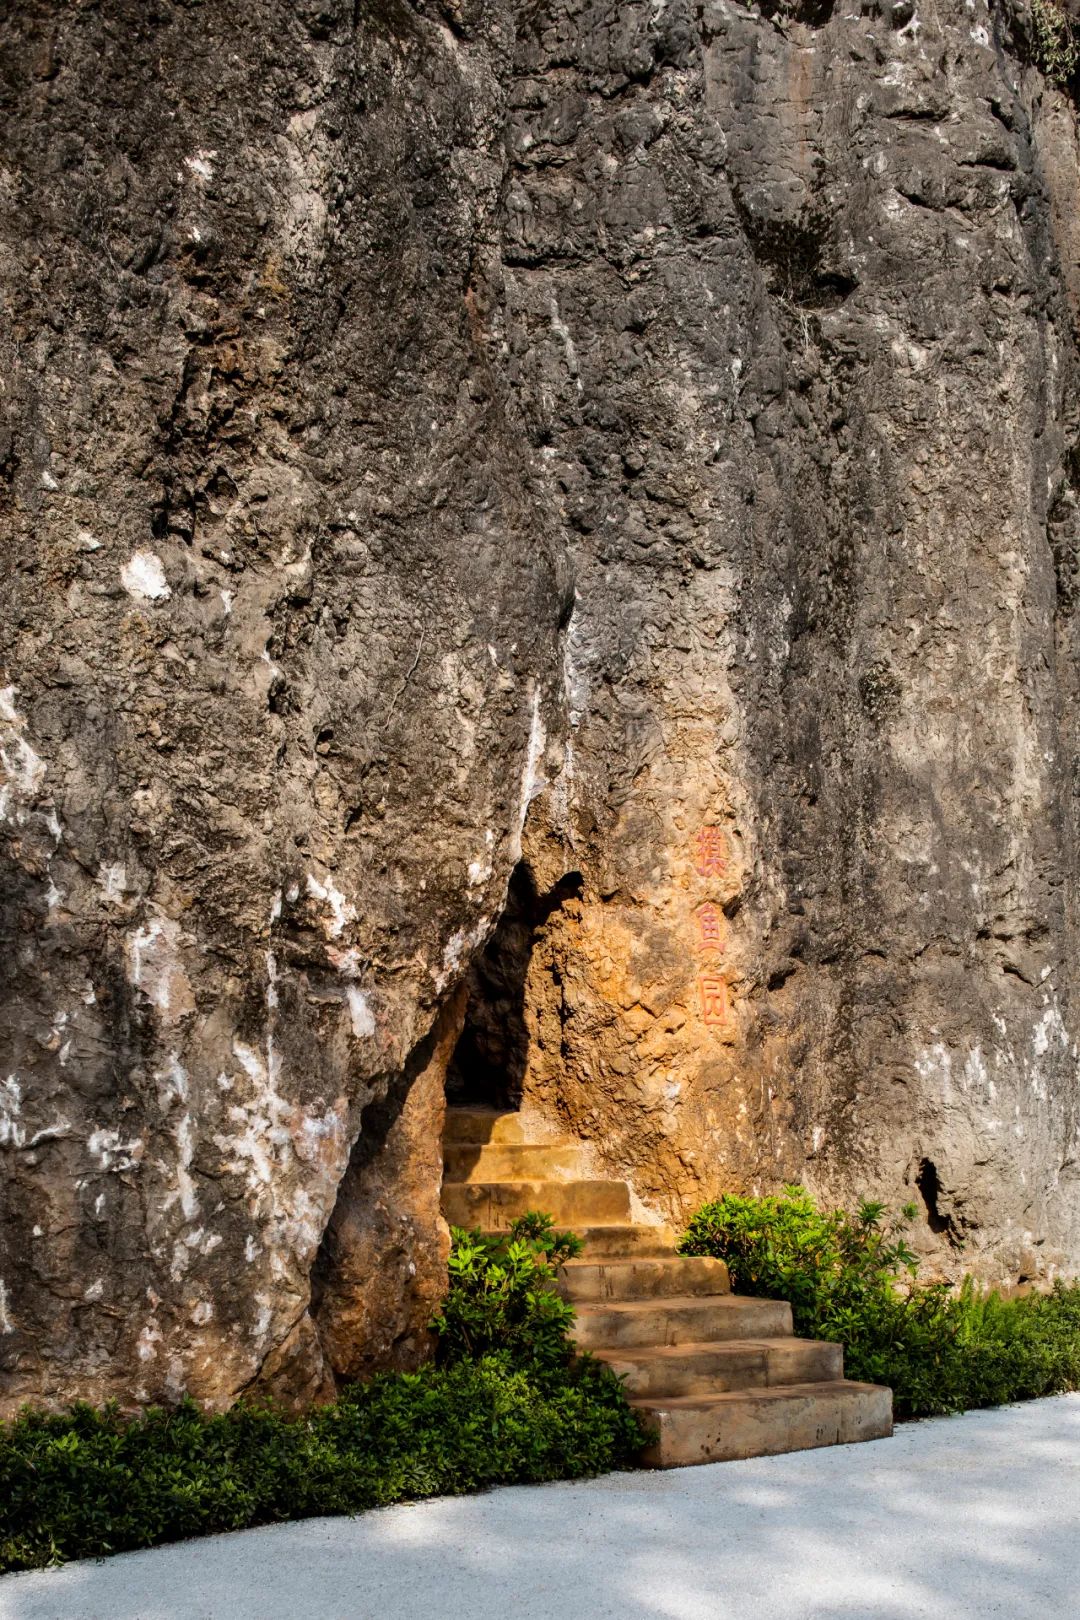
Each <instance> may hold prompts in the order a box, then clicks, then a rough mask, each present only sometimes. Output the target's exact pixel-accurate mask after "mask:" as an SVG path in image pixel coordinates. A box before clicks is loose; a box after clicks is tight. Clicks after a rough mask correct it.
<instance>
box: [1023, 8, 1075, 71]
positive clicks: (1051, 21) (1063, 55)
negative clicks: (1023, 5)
mask: <svg viewBox="0 0 1080 1620" xmlns="http://www.w3.org/2000/svg"><path fill="white" fill-rule="evenodd" d="M1031 51H1032V55H1033V57H1034V59H1035V65H1036V67H1038V68H1040V69H1041V70H1042V72H1043V73H1044V74H1045V75H1046V77H1047V78H1048V79H1052V80H1053V81H1054V83H1055V84H1060V85H1065V86H1068V85H1069V84H1071V83H1072V82H1073V80H1075V79H1076V77H1077V74H1078V72H1080V32H1078V30H1077V26H1076V24H1075V23H1074V22H1073V20H1072V18H1071V17H1070V16H1069V14H1068V12H1067V11H1066V10H1065V8H1064V6H1063V5H1062V4H1061V0H1031Z"/></svg>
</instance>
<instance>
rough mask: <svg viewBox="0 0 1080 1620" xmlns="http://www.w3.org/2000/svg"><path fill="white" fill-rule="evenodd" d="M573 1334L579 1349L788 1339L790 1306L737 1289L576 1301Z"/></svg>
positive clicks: (612, 1348) (782, 1301)
mask: <svg viewBox="0 0 1080 1620" xmlns="http://www.w3.org/2000/svg"><path fill="white" fill-rule="evenodd" d="M573 1335H574V1340H575V1343H576V1344H577V1345H578V1346H579V1348H580V1349H582V1350H621V1349H625V1348H628V1347H630V1348H649V1347H651V1346H654V1345H662V1344H711V1343H714V1342H715V1341H716V1340H721V1339H787V1338H790V1337H791V1306H790V1305H788V1304H787V1302H786V1301H784V1300H780V1299H749V1298H746V1297H745V1296H743V1295H739V1294H716V1295H714V1296H712V1297H707V1298H704V1299H694V1298H688V1297H686V1296H676V1297H674V1298H671V1299H656V1300H648V1299H646V1300H626V1301H623V1302H621V1303H618V1302H613V1303H611V1304H608V1305H581V1306H579V1307H578V1311H577V1320H576V1321H575V1323H574V1328H573Z"/></svg>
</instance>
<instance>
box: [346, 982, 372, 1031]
mask: <svg viewBox="0 0 1080 1620" xmlns="http://www.w3.org/2000/svg"><path fill="white" fill-rule="evenodd" d="M346 994H347V996H348V999H349V1017H350V1019H351V1020H352V1032H353V1034H354V1035H355V1036H356V1037H357V1038H358V1039H360V1040H363V1039H367V1038H369V1037H370V1036H372V1035H374V1033H375V1015H374V1013H373V1012H372V1010H371V1008H370V1006H369V1005H368V999H367V997H366V996H365V994H364V992H363V991H362V990H361V989H359V988H358V987H357V986H356V985H355V984H350V985H349V988H348V990H347V992H346Z"/></svg>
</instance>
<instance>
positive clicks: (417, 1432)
mask: <svg viewBox="0 0 1080 1620" xmlns="http://www.w3.org/2000/svg"><path fill="white" fill-rule="evenodd" d="M519 1228H520V1229H519V1231H518V1233H517V1235H516V1236H510V1237H508V1238H507V1239H506V1240H503V1241H500V1242H498V1243H494V1244H492V1243H489V1241H488V1240H486V1239H485V1240H483V1242H482V1244H478V1242H477V1234H469V1233H461V1232H459V1233H457V1234H456V1238H455V1244H454V1263H453V1266H452V1282H451V1288H450V1293H449V1296H448V1298H447V1302H446V1306H445V1308H444V1312H443V1314H442V1316H441V1317H440V1318H439V1324H440V1334H441V1347H440V1356H439V1362H438V1364H437V1365H432V1366H427V1367H424V1368H422V1369H421V1370H420V1371H419V1372H416V1373H387V1374H384V1375H383V1376H382V1377H379V1378H376V1379H374V1380H373V1381H372V1382H371V1383H368V1384H358V1385H355V1386H353V1387H352V1388H350V1389H348V1390H346V1391H345V1392H344V1393H343V1394H342V1395H341V1397H340V1398H339V1399H338V1400H337V1401H336V1402H335V1403H334V1404H333V1405H331V1406H324V1407H319V1408H316V1409H314V1410H312V1411H310V1412H308V1413H307V1414H305V1415H304V1416H303V1417H299V1418H294V1417H287V1416H284V1415H283V1414H281V1413H280V1412H276V1411H274V1410H272V1409H270V1408H267V1407H262V1408H255V1407H250V1406H239V1407H235V1408H233V1410H232V1411H229V1412H225V1413H221V1414H219V1415H217V1416H206V1415H204V1414H203V1413H202V1412H200V1411H199V1409H198V1408H197V1407H196V1406H195V1405H194V1404H193V1403H192V1402H185V1403H184V1404H183V1405H181V1406H179V1407H177V1408H175V1409H173V1410H170V1411H161V1410H152V1411H149V1412H147V1413H145V1414H143V1415H142V1416H139V1417H134V1418H132V1417H125V1416H123V1415H122V1414H121V1413H120V1412H119V1411H118V1410H117V1408H116V1407H106V1408H103V1409H95V1408H93V1407H90V1406H76V1407H73V1408H72V1409H71V1410H70V1411H68V1412H65V1413H63V1414H60V1415H50V1414H46V1413H40V1412H31V1411H26V1412H24V1413H23V1414H22V1415H21V1416H20V1417H19V1418H17V1419H16V1420H15V1422H13V1423H10V1424H7V1425H0V1571H4V1570H13V1569H30V1568H34V1567H36V1566H39V1565H42V1564H48V1563H57V1562H60V1561H62V1560H63V1559H67V1558H88V1557H100V1556H101V1555H102V1554H104V1553H112V1552H120V1551H122V1550H124V1549H127V1548H132V1547H150V1546H154V1545H156V1544H158V1543H160V1542H164V1541H173V1540H176V1539H177V1538H178V1537H181V1536H194V1535H204V1534H207V1533H209V1532H212V1531H219V1530H238V1529H241V1528H242V1527H244V1526H247V1525H255V1524H267V1523H270V1522H272V1521H275V1520H281V1519H297V1518H304V1517H307V1516H309V1515H311V1514H323V1513H357V1512H360V1511H361V1510H363V1509H365V1508H371V1507H382V1506H385V1505H386V1504H388V1503H390V1502H399V1501H403V1500H409V1499H415V1498H418V1497H424V1496H433V1495H444V1494H453V1495H456V1494H460V1493H461V1492H464V1491H474V1490H481V1489H483V1488H484V1487H486V1486H490V1485H503V1484H512V1483H513V1484H523V1483H529V1482H533V1481H539V1480H552V1479H577V1478H581V1477H583V1476H585V1475H588V1474H598V1473H603V1472H604V1471H606V1470H607V1469H610V1468H617V1467H619V1466H621V1465H624V1464H626V1463H628V1462H629V1461H630V1460H631V1458H632V1457H633V1455H634V1453H635V1452H636V1451H637V1450H638V1449H639V1448H640V1446H641V1444H642V1440H643V1436H642V1434H641V1431H640V1429H639V1427H638V1423H637V1420H636V1418H635V1417H634V1414H633V1412H632V1411H631V1409H630V1407H629V1406H628V1405H627V1403H626V1399H625V1396H624V1394H623V1390H622V1386H621V1384H620V1383H619V1381H618V1379H617V1378H615V1377H614V1375H613V1374H612V1373H611V1372H610V1371H609V1370H608V1369H607V1368H606V1367H603V1366H601V1365H600V1364H599V1363H598V1362H595V1361H592V1360H590V1359H588V1358H583V1359H582V1360H580V1361H574V1360H572V1354H571V1353H572V1345H571V1343H570V1340H569V1336H568V1329H569V1326H570V1323H571V1321H572V1319H573V1312H572V1311H571V1310H570V1308H569V1307H567V1306H565V1305H564V1304H563V1302H562V1301H561V1300H558V1299H557V1298H556V1296H554V1295H552V1294H551V1293H550V1292H549V1288H545V1287H544V1286H543V1284H544V1283H545V1282H547V1283H548V1285H549V1286H550V1280H551V1278H552V1277H553V1274H554V1272H553V1268H554V1265H555V1263H556V1262H557V1260H558V1259H559V1258H560V1257H562V1256H563V1255H566V1254H569V1253H575V1252H577V1248H578V1246H579V1245H578V1242H577V1239H576V1238H572V1237H570V1236H569V1235H568V1234H562V1235H558V1234H555V1233H553V1232H552V1231H551V1223H550V1221H547V1220H545V1219H544V1218H543V1217H539V1216H533V1217H529V1218H527V1221H526V1222H525V1223H519ZM478 1249H481V1250H482V1252H480V1253H478V1252H477V1251H478Z"/></svg>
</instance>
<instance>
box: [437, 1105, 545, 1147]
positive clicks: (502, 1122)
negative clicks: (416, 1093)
mask: <svg viewBox="0 0 1080 1620" xmlns="http://www.w3.org/2000/svg"><path fill="white" fill-rule="evenodd" d="M525 1139H526V1136H525V1125H524V1122H523V1121H522V1118H521V1115H520V1114H504V1113H500V1112H499V1111H498V1110H497V1109H495V1108H448V1109H447V1110H446V1123H445V1125H444V1126H443V1141H444V1142H474V1143H477V1144H478V1145H480V1144H483V1143H485V1142H491V1143H496V1142H506V1143H511V1142H524V1141H525Z"/></svg>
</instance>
